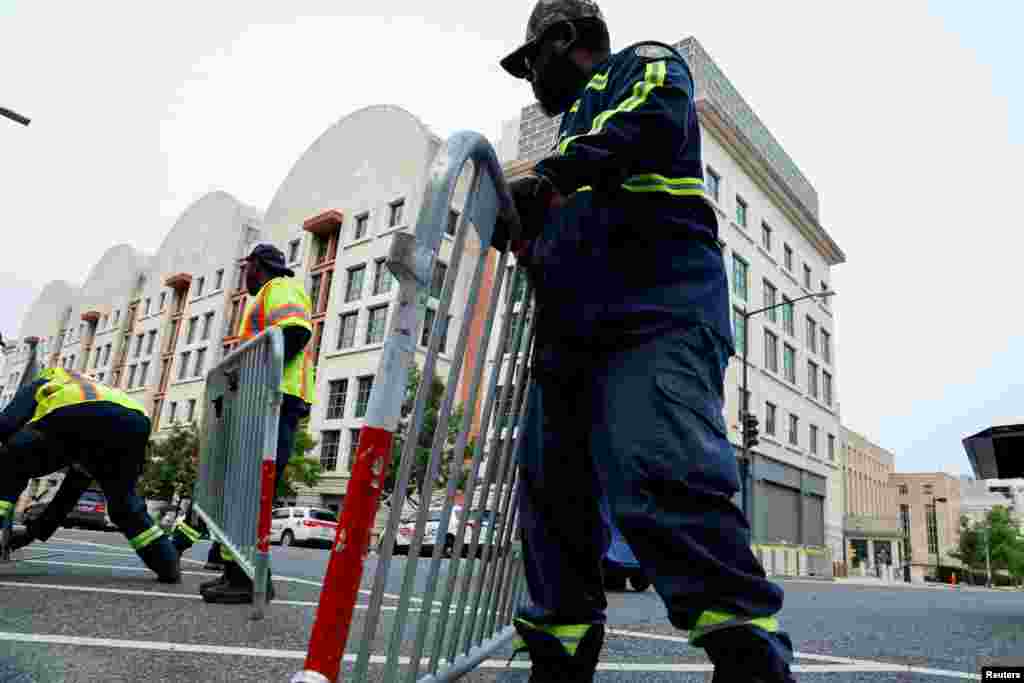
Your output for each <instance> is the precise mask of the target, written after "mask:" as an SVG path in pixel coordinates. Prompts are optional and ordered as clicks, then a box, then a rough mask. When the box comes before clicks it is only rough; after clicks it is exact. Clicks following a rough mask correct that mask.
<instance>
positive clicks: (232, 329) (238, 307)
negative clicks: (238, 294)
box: [228, 300, 242, 337]
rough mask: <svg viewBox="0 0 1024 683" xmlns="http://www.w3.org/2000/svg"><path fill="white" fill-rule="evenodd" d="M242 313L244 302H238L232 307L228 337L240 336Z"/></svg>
mask: <svg viewBox="0 0 1024 683" xmlns="http://www.w3.org/2000/svg"><path fill="white" fill-rule="evenodd" d="M241 312H242V302H241V301H240V300H239V301H236V302H235V303H233V304H232V305H231V322H229V323H228V336H229V337H235V336H237V335H238V334H240V329H239V328H241V321H240V320H239V319H238V316H239V314H240V313H241Z"/></svg>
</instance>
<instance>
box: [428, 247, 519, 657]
mask: <svg viewBox="0 0 1024 683" xmlns="http://www.w3.org/2000/svg"><path fill="white" fill-rule="evenodd" d="M486 258H487V252H486V250H484V252H483V254H481V259H486ZM507 258H508V252H507V251H506V252H502V254H501V257H500V258H499V260H498V271H497V272H498V273H500V274H504V272H505V261H506V259H507ZM500 282H501V280H499V285H500ZM499 289H500V286H499V288H495V289H494V290H492V292H491V300H490V303H489V305H488V309H487V318H486V321H485V323H484V335H483V340H482V342H481V344H480V349H481V352H480V353H479V354H478V355H477V358H476V367H474V368H473V379H472V381H471V384H470V389H469V405H470V406H475V405H476V402H477V396H478V394H479V391H480V384H481V382H482V380H483V371H484V367H485V366H486V365H487V351H488V349H490V341H491V333H492V331H493V326H494V319H495V316H496V314H497V311H498V304H499V302H500V301H501V297H500V294H499V291H498V290H499ZM469 423H470V425H472V413H470V416H469ZM484 424H486V423H484ZM483 431H484V433H485V434H486V429H484V430H483ZM465 446H466V444H465V438H464V437H463V435H462V434H460V435H459V440H458V442H457V443H456V446H455V452H456V453H461V452H462V451H463V450H464V449H465ZM482 455H483V452H482V450H481V449H480V448H475V449H474V454H473V461H472V464H471V465H470V470H469V476H468V478H467V481H466V489H465V496H466V503H465V504H464V505H463V508H462V510H463V514H462V519H460V520H459V525H458V528H457V530H456V532H455V548H454V553H453V557H452V559H451V561H450V562H449V565H448V585H447V590H445V591H444V597H443V598H442V599H441V610H440V614H439V623H438V625H437V627H436V633H435V635H434V645H433V647H432V648H431V653H430V663H429V665H428V668H429V670H430V671H431V672H434V673H436V672H437V666H438V660H439V659H440V657H441V653H442V650H443V647H444V640H445V633H446V629H447V627H448V617H449V616H450V611H451V603H452V598H453V597H454V593H455V584H456V582H457V581H458V577H459V570H460V568H461V561H462V551H463V550H467V554H466V557H467V560H468V561H467V569H466V571H467V572H472V570H473V566H474V564H473V562H472V560H471V559H470V558H471V557H474V556H475V550H476V549H475V548H473V547H470V548H466V546H465V535H466V523H467V522H468V521H469V519H470V515H471V508H472V507H473V493H474V489H475V485H476V471H477V468H479V466H480V460H481V456H482Z"/></svg>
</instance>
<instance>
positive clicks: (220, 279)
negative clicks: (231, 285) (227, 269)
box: [213, 268, 224, 292]
mask: <svg viewBox="0 0 1024 683" xmlns="http://www.w3.org/2000/svg"><path fill="white" fill-rule="evenodd" d="M216 277H217V279H216V281H215V282H216V284H215V285H214V287H213V288H214V289H215V290H216V291H218V292H219V291H220V290H221V289H222V288H223V287H224V269H223V268H221V269H219V270H218V271H217V275H216Z"/></svg>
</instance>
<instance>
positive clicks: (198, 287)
mask: <svg viewBox="0 0 1024 683" xmlns="http://www.w3.org/2000/svg"><path fill="white" fill-rule="evenodd" d="M205 286H206V276H205V275H203V276H200V278H199V279H198V280H196V294H195V298H197V299H198V298H199V297H201V296H202V295H203V288H204V287H205Z"/></svg>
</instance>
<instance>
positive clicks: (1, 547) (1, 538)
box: [0, 338, 42, 562]
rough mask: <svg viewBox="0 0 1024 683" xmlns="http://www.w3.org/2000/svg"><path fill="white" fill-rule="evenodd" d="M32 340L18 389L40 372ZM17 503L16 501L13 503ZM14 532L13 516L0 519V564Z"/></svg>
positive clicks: (7, 559) (8, 553) (35, 343)
mask: <svg viewBox="0 0 1024 683" xmlns="http://www.w3.org/2000/svg"><path fill="white" fill-rule="evenodd" d="M33 339H35V338H32V339H27V340H26V342H27V343H28V344H29V355H28V361H27V362H26V363H25V368H24V369H23V370H22V371H21V377H19V378H18V389H21V388H23V387H25V386H28V385H29V384H31V383H32V381H33V380H34V379H35V378H36V375H38V374H39V371H40V370H42V367H41V366H40V363H39V353H38V350H39V341H38V340H35V341H33ZM15 502H17V501H15ZM12 512H13V510H12ZM13 530H14V515H13V514H12V515H9V516H8V517H6V518H5V519H0V562H11V561H12V560H11V548H10V542H11V533H12V531H13Z"/></svg>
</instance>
